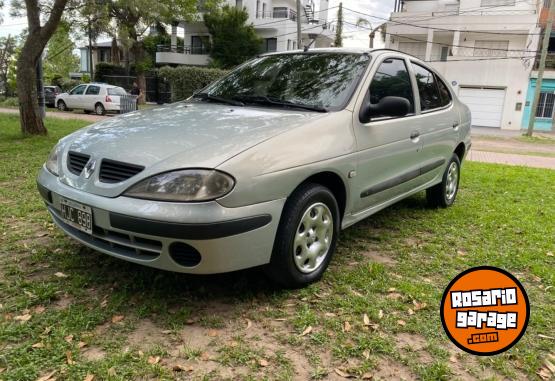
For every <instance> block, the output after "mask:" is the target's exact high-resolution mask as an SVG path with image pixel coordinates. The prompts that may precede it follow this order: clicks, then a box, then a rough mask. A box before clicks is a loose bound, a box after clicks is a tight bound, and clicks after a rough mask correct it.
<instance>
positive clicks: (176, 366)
mask: <svg viewBox="0 0 555 381" xmlns="http://www.w3.org/2000/svg"><path fill="white" fill-rule="evenodd" d="M172 370H173V371H174V372H192V371H193V370H195V368H193V366H191V365H189V366H185V365H181V364H174V365H173V366H172Z"/></svg>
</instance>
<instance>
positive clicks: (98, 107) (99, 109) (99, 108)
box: [96, 106, 102, 115]
mask: <svg viewBox="0 0 555 381" xmlns="http://www.w3.org/2000/svg"><path fill="white" fill-rule="evenodd" d="M96 113H97V114H98V115H101V114H102V106H96Z"/></svg>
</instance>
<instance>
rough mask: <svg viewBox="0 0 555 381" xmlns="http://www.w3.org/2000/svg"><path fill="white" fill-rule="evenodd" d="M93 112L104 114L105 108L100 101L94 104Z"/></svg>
mask: <svg viewBox="0 0 555 381" xmlns="http://www.w3.org/2000/svg"><path fill="white" fill-rule="evenodd" d="M94 113H95V114H96V115H106V109H105V108H104V105H103V104H102V103H97V104H95V105H94Z"/></svg>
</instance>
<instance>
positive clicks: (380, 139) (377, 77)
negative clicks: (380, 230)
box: [352, 56, 422, 213]
mask: <svg viewBox="0 0 555 381" xmlns="http://www.w3.org/2000/svg"><path fill="white" fill-rule="evenodd" d="M372 70H373V74H371V76H370V78H371V80H370V82H368V83H369V85H368V83H367V85H368V93H367V94H366V96H365V98H366V100H365V101H366V102H367V101H368V99H369V100H370V103H372V104H377V103H379V101H380V100H381V99H382V98H384V97H388V96H395V97H402V98H406V99H408V100H409V102H410V104H411V110H410V112H409V114H408V115H407V116H405V117H401V118H392V117H387V116H380V115H376V116H374V117H373V118H372V120H371V121H370V122H369V123H362V122H361V121H360V118H359V110H360V106H361V105H362V102H361V103H360V104H359V105H358V106H357V110H356V112H355V113H354V115H355V116H354V123H353V125H354V128H355V134H356V139H357V145H358V147H357V151H358V152H357V156H358V160H357V162H358V165H357V174H356V177H355V178H354V184H355V187H354V188H353V189H355V192H356V194H353V195H352V197H353V200H358V203H355V205H356V206H355V209H356V210H357V213H364V212H365V211H366V210H368V209H371V208H372V207H378V206H379V205H381V204H383V203H385V202H387V201H390V200H392V199H395V198H396V197H397V196H399V195H402V194H404V193H406V192H407V191H409V190H410V189H413V188H414V187H416V186H418V185H419V183H418V182H419V179H418V177H419V173H420V172H419V171H420V166H421V156H420V155H421V149H422V143H421V142H420V137H419V131H417V130H416V129H415V128H414V124H413V123H414V120H415V118H417V116H416V113H417V108H416V105H415V95H416V94H415V92H414V85H413V80H412V78H411V74H410V73H411V72H410V69H409V62H408V61H407V60H405V59H404V58H401V57H396V56H387V58H385V59H383V60H381V61H379V62H378V63H377V64H375V65H374V66H373V69H372ZM363 102H364V101H363Z"/></svg>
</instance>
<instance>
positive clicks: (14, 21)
mask: <svg viewBox="0 0 555 381" xmlns="http://www.w3.org/2000/svg"><path fill="white" fill-rule="evenodd" d="M340 1H341V2H342V3H343V6H344V7H345V8H350V9H353V10H355V11H358V12H361V13H364V14H369V15H375V16H378V17H382V18H389V14H390V13H391V11H392V10H393V3H394V0H330V5H329V6H330V7H336V6H338V5H339V2H340ZM6 3H7V2H6ZM8 8H9V6H8V4H5V6H4V9H3V11H2V17H1V18H2V19H3V22H2V23H1V24H0V37H5V36H7V35H9V34H12V35H18V34H19V33H21V31H22V30H23V29H24V28H25V27H26V24H27V22H26V21H27V20H26V19H25V18H13V17H10V16H9V14H8ZM336 16H337V8H334V9H332V10H330V13H329V19H330V20H334V19H335V18H336ZM359 17H365V16H363V15H358V14H355V13H352V12H349V11H347V10H345V11H344V19H345V21H347V22H349V23H356V22H357V20H358V18H359ZM365 18H367V19H368V20H369V21H370V22H371V23H372V26H373V27H376V26H378V25H379V24H381V23H382V22H383V20H379V19H372V18H370V17H365ZM343 34H344V40H343V45H344V46H346V47H361V48H366V47H368V44H369V38H368V31H367V30H364V29H360V28H359V29H357V28H356V27H354V26H351V25H348V24H347V25H345V26H344V27H343ZM375 42H376V44H375V46H376V47H377V48H379V47H380V43H381V39H380V38H378V37H377V38H376V41H375Z"/></svg>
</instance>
